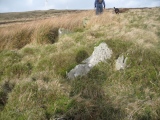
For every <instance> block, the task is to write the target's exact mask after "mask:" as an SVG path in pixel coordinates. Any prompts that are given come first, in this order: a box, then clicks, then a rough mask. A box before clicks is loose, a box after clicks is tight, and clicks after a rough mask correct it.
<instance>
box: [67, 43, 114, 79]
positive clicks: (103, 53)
mask: <svg viewBox="0 0 160 120" xmlns="http://www.w3.org/2000/svg"><path fill="white" fill-rule="evenodd" d="M111 55H112V50H110V49H109V48H108V46H107V44H106V43H101V44H100V45H99V46H97V47H95V48H94V51H93V53H92V55H91V56H90V57H89V58H87V59H86V60H84V61H83V62H82V63H84V64H80V65H77V66H76V67H75V68H74V69H72V70H71V71H70V72H69V73H67V77H68V78H69V79H74V78H76V77H78V76H84V75H86V74H87V73H88V72H89V71H90V70H91V69H92V68H93V67H94V66H95V65H97V64H98V63H99V62H104V61H106V60H107V59H110V58H111Z"/></svg>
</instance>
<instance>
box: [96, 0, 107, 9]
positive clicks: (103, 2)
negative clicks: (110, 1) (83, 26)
mask: <svg viewBox="0 0 160 120" xmlns="http://www.w3.org/2000/svg"><path fill="white" fill-rule="evenodd" d="M97 4H100V3H99V2H98V0H95V2H94V6H95V7H96V6H97ZM101 4H103V5H104V8H105V1H104V0H102V3H101Z"/></svg>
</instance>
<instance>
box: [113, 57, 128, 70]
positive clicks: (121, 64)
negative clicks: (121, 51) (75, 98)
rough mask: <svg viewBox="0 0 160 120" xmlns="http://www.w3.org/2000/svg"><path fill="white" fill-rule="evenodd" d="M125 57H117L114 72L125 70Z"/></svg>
mask: <svg viewBox="0 0 160 120" xmlns="http://www.w3.org/2000/svg"><path fill="white" fill-rule="evenodd" d="M127 59H128V58H127V57H126V58H124V56H123V55H122V56H120V57H118V59H117V60H116V66H115V67H116V70H121V69H125V67H126V62H127Z"/></svg>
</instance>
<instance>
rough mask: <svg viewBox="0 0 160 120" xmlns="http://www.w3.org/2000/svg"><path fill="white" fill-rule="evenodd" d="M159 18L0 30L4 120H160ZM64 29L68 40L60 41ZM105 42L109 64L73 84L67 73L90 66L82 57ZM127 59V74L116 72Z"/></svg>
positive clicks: (39, 23)
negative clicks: (82, 63) (83, 64)
mask: <svg viewBox="0 0 160 120" xmlns="http://www.w3.org/2000/svg"><path fill="white" fill-rule="evenodd" d="M159 11H160V8H150V9H148V8H146V9H129V10H127V11H125V12H123V13H121V14H119V15H116V14H114V13H113V12H112V11H111V10H105V11H104V13H103V14H102V15H99V16H96V15H95V13H94V11H92V10H90V11H81V12H75V13H74V12H72V13H68V14H64V15H60V16H56V17H52V15H50V16H49V17H48V18H45V17H44V18H45V19H36V20H33V21H28V22H15V23H14V22H13V23H12V24H11V23H10V24H5V25H4V24H1V25H0V119H1V120H26V119H29V120H54V119H56V118H65V119H68V120H158V119H160V13H159ZM46 12H47V11H46ZM30 13H31V14H32V12H30ZM31 16H32V15H31ZM33 16H34V15H33ZM53 16H54V15H53ZM42 18H43V17H42ZM27 19H29V18H27ZM10 20H12V19H9V20H8V21H10ZM16 20H18V19H16ZM2 21H4V19H3V20H2ZM59 28H64V29H65V30H67V31H69V33H68V32H67V33H66V34H62V35H60V36H59V35H58V29H59ZM101 42H106V43H107V44H108V46H109V47H110V48H111V49H112V50H113V55H112V58H111V59H110V60H107V61H106V62H105V63H99V64H98V65H97V66H95V67H94V68H93V69H92V70H91V71H90V72H89V73H88V74H87V75H86V76H84V77H78V78H77V79H76V80H68V79H67V78H66V72H68V71H69V70H71V69H72V68H73V67H74V66H75V65H77V64H79V62H80V61H79V60H81V61H82V60H83V59H85V57H84V55H83V54H80V53H85V54H86V53H87V55H88V56H89V55H91V54H92V52H93V49H94V47H95V46H97V45H99V44H100V43H101ZM122 54H123V55H124V56H125V57H128V60H127V67H126V69H125V70H120V71H116V70H115V60H116V59H117V58H118V56H120V55H122Z"/></svg>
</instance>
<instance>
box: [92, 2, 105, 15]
mask: <svg viewBox="0 0 160 120" xmlns="http://www.w3.org/2000/svg"><path fill="white" fill-rule="evenodd" d="M94 6H95V8H96V15H99V14H101V13H102V12H103V6H104V9H105V1H104V0H95V3H94Z"/></svg>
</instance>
